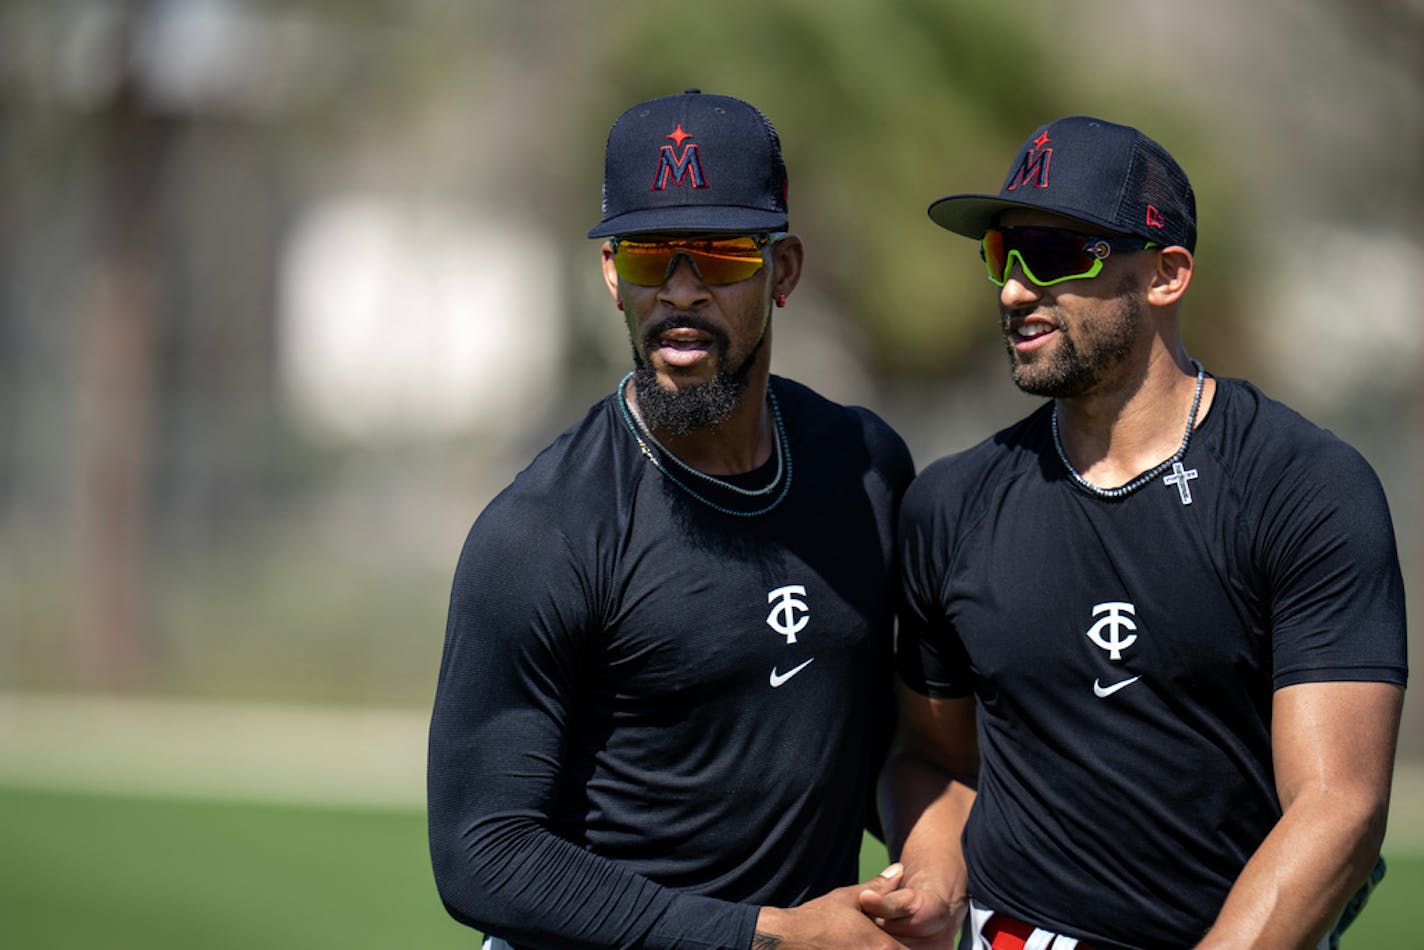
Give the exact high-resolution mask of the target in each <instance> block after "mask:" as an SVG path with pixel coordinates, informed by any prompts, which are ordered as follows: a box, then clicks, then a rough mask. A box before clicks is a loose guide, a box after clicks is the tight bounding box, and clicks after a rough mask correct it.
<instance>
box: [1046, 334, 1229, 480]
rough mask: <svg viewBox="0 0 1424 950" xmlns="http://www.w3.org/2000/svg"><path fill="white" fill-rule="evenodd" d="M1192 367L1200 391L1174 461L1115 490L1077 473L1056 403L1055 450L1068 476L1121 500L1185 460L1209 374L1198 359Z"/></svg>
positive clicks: (1193, 397) (1193, 401)
mask: <svg viewBox="0 0 1424 950" xmlns="http://www.w3.org/2000/svg"><path fill="white" fill-rule="evenodd" d="M1192 365H1193V366H1195V367H1196V368H1197V388H1196V392H1195V393H1193V394H1192V409H1191V412H1189V413H1188V414H1187V431H1186V432H1184V433H1183V434H1182V444H1181V445H1180V446H1178V448H1177V451H1176V452H1175V453H1174V454H1173V455H1172V457H1171V458H1169V459H1167V460H1166V461H1165V462H1163V463H1161V464H1160V465H1157V466H1156V467H1155V468H1153V469H1152V470H1151V471H1148V472H1143V473H1142V474H1141V475H1139V476H1137V477H1136V478H1134V479H1133V480H1132V481H1130V482H1128V483H1127V484H1125V485H1119V486H1118V487H1116V488H1100V487H1099V486H1097V485H1094V484H1093V483H1092V482H1090V481H1088V480H1087V479H1086V478H1084V477H1083V476H1082V475H1080V474H1078V470H1077V469H1076V468H1074V467H1073V463H1072V462H1070V461H1068V454H1067V453H1066V452H1064V451H1063V443H1062V441H1060V440H1059V438H1058V404H1057V403H1054V404H1053V417H1052V422H1051V424H1052V429H1053V447H1054V448H1055V449H1057V450H1058V459H1059V461H1061V462H1062V463H1063V467H1064V468H1066V469H1067V470H1068V476H1069V477H1070V478H1072V479H1073V481H1074V482H1076V483H1077V484H1078V487H1080V488H1082V489H1084V490H1086V491H1088V492H1091V493H1092V494H1094V495H1097V496H1098V497H1099V498H1122V497H1123V496H1124V495H1130V494H1132V493H1133V492H1135V491H1137V490H1138V489H1139V488H1141V487H1142V486H1143V485H1146V484H1147V483H1148V482H1150V481H1152V479H1154V478H1156V477H1157V476H1158V475H1161V474H1162V473H1163V472H1165V471H1167V469H1169V468H1171V467H1172V466H1173V465H1175V464H1176V463H1178V462H1180V461H1181V460H1182V457H1183V456H1184V455H1186V454H1187V446H1188V445H1190V444H1191V441H1192V429H1193V428H1195V426H1196V421H1197V407H1198V406H1200V405H1201V396H1202V385H1203V383H1204V382H1205V381H1206V371H1205V370H1203V369H1202V364H1201V363H1199V362H1197V361H1196V360H1192Z"/></svg>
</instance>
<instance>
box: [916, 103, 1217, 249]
mask: <svg viewBox="0 0 1424 950" xmlns="http://www.w3.org/2000/svg"><path fill="white" fill-rule="evenodd" d="M1009 208H1037V209H1040V210H1043V211H1052V212H1055V213H1057V214H1061V215H1066V216H1067V217H1070V218H1077V219H1078V220H1080V221H1084V222H1087V223H1088V224H1092V225H1096V226H1098V227H1101V228H1105V229H1107V230H1110V231H1114V232H1117V233H1120V234H1135V235H1138V236H1139V237H1144V238H1148V239H1149V240H1153V241H1157V242H1159V243H1162V244H1180V245H1182V246H1183V247H1186V248H1187V249H1188V250H1193V249H1195V247H1196V240H1197V209H1196V196H1195V195H1194V194H1193V192H1192V186H1191V182H1189V181H1188V180H1187V175H1186V172H1184V171H1182V168H1181V166H1180V165H1178V164H1177V162H1176V160H1175V159H1173V158H1172V156H1171V155H1169V154H1168V153H1167V150H1166V149H1164V148H1163V147H1162V146H1161V145H1158V144H1157V143H1156V142H1154V141H1153V140H1152V139H1150V138H1148V137H1147V136H1145V135H1143V134H1142V133H1141V132H1139V131H1138V130H1137V129H1134V128H1131V127H1130V126H1126V125H1118V124H1116V123H1113V122H1106V121H1104V120H1102V119H1094V118H1092V117H1090V116H1070V117H1068V118H1065V119H1058V120H1057V121H1055V122H1051V123H1049V124H1048V125H1046V126H1043V127H1042V128H1039V129H1036V130H1035V131H1034V132H1033V134H1032V135H1030V136H1029V137H1028V138H1027V139H1026V140H1025V141H1024V143H1023V145H1021V146H1020V147H1019V151H1018V155H1017V157H1016V158H1015V159H1014V162H1013V164H1012V165H1010V166H1009V172H1008V174H1007V175H1006V176H1005V177H1004V184H1003V186H1002V187H1001V188H1000V189H999V193H998V194H997V195H987V194H961V195H950V196H949V197H947V198H941V199H940V200H938V201H936V202H935V203H934V204H932V205H930V208H929V214H930V218H931V219H932V220H933V221H934V222H935V223H936V224H938V225H940V226H941V227H943V228H947V229H948V230H950V231H954V232H955V233H956V234H963V235H966V236H968V237H973V238H978V237H981V236H983V234H984V232H985V231H986V230H988V229H989V227H990V226H991V225H992V224H993V223H994V217H995V216H996V215H998V214H999V213H1000V212H1002V211H1006V210H1008V209H1009Z"/></svg>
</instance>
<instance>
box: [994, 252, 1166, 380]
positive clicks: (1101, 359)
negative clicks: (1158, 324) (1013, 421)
mask: <svg viewBox="0 0 1424 950" xmlns="http://www.w3.org/2000/svg"><path fill="white" fill-rule="evenodd" d="M1132 286H1133V281H1132V279H1131V278H1130V277H1127V278H1125V279H1124V280H1123V282H1122V283H1121V284H1120V285H1119V286H1118V288H1117V293H1116V294H1115V297H1114V299H1115V300H1116V302H1117V306H1116V307H1114V308H1113V310H1112V311H1111V312H1110V313H1104V314H1099V315H1098V316H1097V317H1095V318H1094V320H1095V321H1097V322H1096V323H1095V324H1094V325H1093V328H1092V330H1090V331H1080V332H1082V335H1083V338H1084V339H1083V345H1082V347H1081V348H1080V347H1079V345H1078V344H1077V343H1075V342H1074V340H1073V337H1071V336H1070V335H1069V334H1068V330H1067V328H1066V327H1065V326H1063V324H1061V323H1060V324H1059V326H1058V341H1057V344H1056V346H1055V347H1054V352H1053V353H1052V355H1045V356H1040V357H1039V358H1038V359H1037V360H1033V361H1028V360H1024V359H1023V358H1022V357H1020V356H1019V354H1018V353H1017V351H1015V350H1014V347H1013V343H1012V341H1008V344H1007V346H1008V352H1009V368H1010V370H1011V371H1012V373H1013V378H1014V385H1016V386H1018V388H1019V389H1021V390H1023V391H1024V392H1026V393H1029V394H1030V395H1034V396H1047V397H1049V398H1051V399H1066V398H1072V397H1074V396H1082V395H1084V394H1086V393H1089V392H1092V391H1093V390H1094V389H1096V388H1097V387H1098V385H1099V384H1100V383H1102V381H1103V379H1104V378H1105V377H1106V376H1107V375H1108V373H1109V372H1111V371H1112V370H1114V369H1116V368H1117V367H1118V366H1121V365H1122V364H1123V362H1125V361H1126V360H1127V358H1128V356H1129V355H1130V354H1131V353H1132V349H1133V346H1134V345H1135V343H1136V341H1137V335H1138V333H1139V332H1140V328H1141V324H1142V321H1143V306H1142V301H1141V300H1140V299H1139V298H1138V297H1137V296H1136V295H1135V294H1134V293H1133V292H1132ZM1078 326H1079V327H1080V328H1081V327H1083V326H1085V324H1082V323H1080V324H1079V325H1078Z"/></svg>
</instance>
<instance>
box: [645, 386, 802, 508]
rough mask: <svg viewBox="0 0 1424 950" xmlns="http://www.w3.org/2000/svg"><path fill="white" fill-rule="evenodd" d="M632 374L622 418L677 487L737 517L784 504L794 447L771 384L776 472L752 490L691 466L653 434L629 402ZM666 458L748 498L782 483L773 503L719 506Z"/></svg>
mask: <svg viewBox="0 0 1424 950" xmlns="http://www.w3.org/2000/svg"><path fill="white" fill-rule="evenodd" d="M632 376H633V374H632V373H629V374H628V375H627V376H624V377H623V379H622V380H621V381H620V382H619V383H618V408H619V410H620V411H621V412H622V415H623V421H624V423H625V424H626V425H627V426H628V431H629V432H630V433H632V435H633V439H634V440H635V441H636V442H637V443H638V448H639V450H640V451H642V453H643V457H644V458H646V459H647V460H648V461H649V462H651V463H652V464H653V467H654V468H656V469H657V470H658V471H659V472H661V473H662V474H663V476H664V477H665V478H667V479H668V481H670V482H672V483H673V484H674V485H676V486H677V487H678V488H680V489H682V490H683V491H684V492H686V493H687V494H689V495H691V496H692V497H693V498H695V499H697V500H698V501H700V502H702V504H704V505H706V506H707V507H708V508H711V509H712V510H713V511H719V512H721V513H722V514H724V515H731V516H733V517H735V518H755V517H756V516H758V515H764V514H766V513H767V512H769V511H771V510H772V509H773V508H775V507H776V506H777V505H779V504H781V502H782V501H783V500H784V499H785V498H786V495H787V493H788V492H790V491H791V471H792V466H791V446H790V443H789V442H788V441H787V438H786V424H785V422H783V421H782V418H781V406H780V405H779V404H778V403H777V401H776V393H775V392H774V391H773V390H772V388H771V386H770V385H768V386H767V389H766V400H767V405H768V406H770V407H771V418H772V422H773V424H774V427H775V434H776V438H775V439H774V440H773V451H774V452H775V453H776V473H775V474H774V475H773V476H772V478H771V481H770V482H768V483H767V484H766V485H764V486H763V487H761V488H755V489H749V488H742V487H741V486H740V485H733V484H732V483H731V482H728V481H726V480H724V479H721V478H717V477H716V476H714V475H708V474H707V473H706V472H701V471H698V470H697V469H695V468H693V467H692V466H691V465H688V464H687V463H686V462H684V461H683V460H682V459H680V458H678V457H677V456H676V455H674V454H673V453H672V452H671V451H669V450H668V448H667V447H666V446H664V445H663V444H662V443H661V442H659V441H658V440H657V437H655V436H654V435H653V431H652V428H651V427H649V426H648V424H647V423H646V422H644V421H643V417H642V416H641V415H640V414H639V413H638V411H637V410H636V409H635V408H633V406H631V405H630V404H629V403H628V397H627V395H626V389H627V385H628V380H629V379H631V378H632ZM644 436H646V437H647V438H646V439H645V438H644ZM649 442H651V443H652V444H653V445H655V446H657V448H658V452H656V453H655V452H654V451H653V450H652V449H651V448H650V447H649V446H648V443H649ZM660 456H661V457H660ZM664 458H666V459H671V460H672V462H673V463H674V464H675V465H676V466H677V467H678V468H679V469H681V470H682V471H684V472H688V473H690V474H692V475H694V476H696V477H697V478H700V479H702V480H703V481H705V482H710V483H711V484H713V485H715V486H716V487H717V488H719V489H721V490H723V491H727V492H730V493H732V494H735V495H741V496H743V497H747V498H763V497H765V496H767V495H769V494H771V493H772V492H773V491H774V490H776V488H777V485H778V484H780V486H781V490H780V492H778V493H777V495H776V497H775V498H773V499H772V500H771V502H770V503H768V504H767V505H765V506H763V507H761V508H758V509H756V510H755V511H738V510H736V509H735V508H728V507H726V506H725V505H719V504H717V503H716V502H715V501H712V500H711V499H710V498H707V497H706V496H704V495H702V494H700V493H699V492H697V491H695V490H694V489H693V488H692V487H691V486H689V485H688V484H687V483H685V482H684V481H682V480H681V479H680V478H678V477H677V476H676V475H674V474H673V473H672V471H670V470H669V468H668V466H667V465H665V464H664V463H663V459H664Z"/></svg>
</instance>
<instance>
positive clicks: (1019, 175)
mask: <svg viewBox="0 0 1424 950" xmlns="http://www.w3.org/2000/svg"><path fill="white" fill-rule="evenodd" d="M1049 141H1050V139H1049V138H1048V130H1047V129H1044V130H1043V131H1042V132H1040V133H1039V134H1038V138H1036V139H1034V140H1033V147H1032V148H1030V149H1029V150H1028V151H1027V152H1024V156H1023V158H1022V159H1021V160H1020V161H1019V167H1018V170H1017V171H1016V172H1015V173H1014V175H1013V176H1012V177H1011V178H1010V179H1009V184H1008V185H1007V186H1006V187H1005V188H1004V190H1005V191H1013V190H1014V189H1015V188H1017V187H1018V186H1019V185H1032V186H1033V187H1034V188H1047V187H1048V166H1049V164H1050V163H1051V162H1052V161H1053V149H1051V148H1049V147H1048V143H1049Z"/></svg>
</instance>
